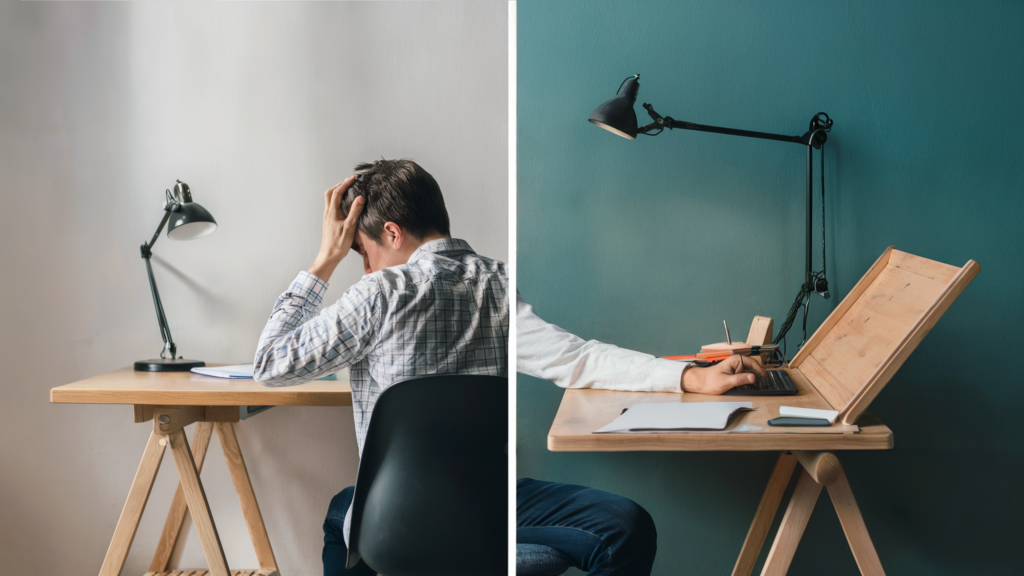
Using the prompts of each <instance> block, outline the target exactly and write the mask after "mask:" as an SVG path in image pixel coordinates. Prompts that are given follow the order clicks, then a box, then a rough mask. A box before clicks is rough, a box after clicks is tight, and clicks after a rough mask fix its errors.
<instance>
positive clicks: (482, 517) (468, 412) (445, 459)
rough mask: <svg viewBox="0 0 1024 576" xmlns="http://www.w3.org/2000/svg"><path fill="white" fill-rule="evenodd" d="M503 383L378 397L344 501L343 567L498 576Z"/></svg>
mask: <svg viewBox="0 0 1024 576" xmlns="http://www.w3.org/2000/svg"><path fill="white" fill-rule="evenodd" d="M507 447H508V378H503V377H497V376H473V375H455V374H453V375H438V376H425V377H418V378H413V379H411V380H406V381H404V382H400V383H398V384H395V385H393V386H391V387H390V388H388V389H387V390H385V391H384V392H382V393H381V395H380V397H379V398H378V399H377V403H376V405H375V406H374V409H373V415H372V416H371V419H370V426H369V429H368V430H367V433H366V442H365V443H364V445H363V454H362V459H361V460H360V462H359V472H358V474H357V477H356V487H355V493H354V494H353V497H352V525H351V529H350V532H349V557H348V565H349V567H350V568H351V567H352V566H354V565H355V564H356V563H357V562H358V561H359V559H360V557H361V558H362V559H363V560H364V561H365V562H366V564H367V565H368V566H370V567H371V568H373V569H374V570H376V571H377V572H379V573H382V574H386V575H387V576H405V575H417V576H420V575H422V576H430V575H433V574H438V575H440V574H445V575H453V576H457V575H460V574H467V575H470V574H472V575H478V576H483V575H489V574H505V573H506V572H507V569H508V568H507V567H508V560H507V558H508V551H507V542H508V496H507V495H508V489H507V485H508V448H507Z"/></svg>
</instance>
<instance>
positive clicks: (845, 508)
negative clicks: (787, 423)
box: [732, 451, 885, 576]
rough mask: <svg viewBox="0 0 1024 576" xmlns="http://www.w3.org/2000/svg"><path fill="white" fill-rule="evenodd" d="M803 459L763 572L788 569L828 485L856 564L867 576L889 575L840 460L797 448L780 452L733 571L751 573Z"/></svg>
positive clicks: (772, 574)
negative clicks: (796, 450)
mask: <svg viewBox="0 0 1024 576" xmlns="http://www.w3.org/2000/svg"><path fill="white" fill-rule="evenodd" d="M798 461H799V462H800V464H801V465H802V469H801V471H800V479H799V480H798V481H797V485H796V489H795V490H794V491H793V496H792V498H791V499H790V501H789V505H788V506H787V507H786V513H785V515H784V516H783V517H782V524H781V525H780V526H779V531H778V533H777V534H776V535H775V541H774V542H773V543H772V548H771V551H770V552H769V553H768V559H767V560H766V561H765V564H764V568H763V569H762V571H761V576H781V575H784V574H786V572H787V571H788V570H789V566H790V563H791V562H792V561H793V554H794V553H795V552H796V548H797V545H798V544H799V543H800V538H801V537H802V536H803V533H804V529H805V528H806V527H807V521H808V520H809V519H810V517H811V512H813V511H814V505H815V503H816V502H817V501H818V496H819V495H820V494H821V489H822V487H825V486H827V487H828V492H829V495H830V496H831V497H832V503H833V504H834V505H835V507H836V514H837V515H838V516H839V522H840V523H841V524H842V525H843V532H845V533H846V540H847V542H848V543H849V544H850V550H852V551H853V557H854V559H855V560H856V561H857V567H858V568H859V569H860V572H861V574H862V575H863V576H885V572H884V571H883V570H882V563H881V561H880V560H879V559H878V553H877V552H876V551H875V546H874V544H872V542H871V537H870V536H869V535H868V530H867V527H866V526H865V525H864V518H863V517H862V516H861V514H860V509H859V508H858V507H857V501H856V500H854V498H853V491H852V490H851V489H850V483H849V481H848V480H847V479H846V472H845V471H844V470H843V467H842V466H841V465H840V464H839V459H838V458H836V457H835V455H833V454H831V453H829V452H806V451H802V452H793V454H792V455H790V454H787V453H786V452H782V453H781V454H780V455H779V459H778V461H777V462H776V463H775V469H774V471H773V472H772V475H771V478H770V479H769V480H768V487H767V488H766V489H765V492H764V496H762V497H761V504H760V505H759V506H758V508H757V513H756V514H755V515H754V522H753V523H752V524H751V526H750V530H749V531H748V532H747V539H746V540H745V541H744V542H743V548H742V549H741V550H740V555H739V558H738V559H737V560H736V566H735V568H733V571H732V574H733V576H750V573H751V571H752V570H753V568H754V564H755V562H756V561H757V556H758V554H760V552H761V547H762V546H763V545H764V540H765V537H766V536H767V534H768V530H769V528H770V526H771V523H772V520H773V519H774V518H775V514H776V512H777V510H778V507H779V503H780V501H781V500H782V494H783V492H785V490H786V485H787V484H788V483H789V479H790V477H791V476H792V474H793V470H794V468H795V465H796V462H798Z"/></svg>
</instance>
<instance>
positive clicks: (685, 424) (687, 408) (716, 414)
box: [594, 402, 756, 434]
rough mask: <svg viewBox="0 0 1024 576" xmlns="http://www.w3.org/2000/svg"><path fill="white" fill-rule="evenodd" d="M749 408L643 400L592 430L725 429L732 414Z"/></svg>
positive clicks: (748, 405) (745, 404)
mask: <svg viewBox="0 0 1024 576" xmlns="http://www.w3.org/2000/svg"><path fill="white" fill-rule="evenodd" d="M753 409H754V405H753V404H752V403H751V402H655V403H651V402H644V403H640V404H634V405H633V406H632V407H631V408H630V409H628V410H626V412H625V413H624V414H622V415H621V416H619V417H618V418H616V419H615V421H613V422H612V423H611V424H609V425H607V426H605V427H604V428H601V429H600V430H598V431H596V432H594V433H595V434H622V433H628V432H683V431H689V430H725V428H726V426H728V425H729V419H730V418H731V417H732V415H733V414H736V413H737V412H743V411H746V410H753ZM754 428H756V427H754ZM730 431H733V430H730ZM735 431H739V430H735Z"/></svg>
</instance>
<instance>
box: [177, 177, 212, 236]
mask: <svg viewBox="0 0 1024 576" xmlns="http://www.w3.org/2000/svg"><path fill="white" fill-rule="evenodd" d="M172 198H173V201H172V203H171V204H170V206H169V207H168V210H170V211H171V212H172V214H171V220H170V222H169V223H168V225H167V237H168V238H171V239H173V240H195V239H196V238H201V237H203V236H206V235H207V234H209V233H210V232H213V231H214V230H216V229H217V221H216V220H214V219H213V215H212V214H210V213H209V212H208V211H207V210H206V208H203V207H202V206H200V205H199V204H196V203H195V202H193V201H192V190H190V189H189V187H188V184H185V183H184V182H182V181H181V180H178V183H177V184H175V185H174V193H173V194H172Z"/></svg>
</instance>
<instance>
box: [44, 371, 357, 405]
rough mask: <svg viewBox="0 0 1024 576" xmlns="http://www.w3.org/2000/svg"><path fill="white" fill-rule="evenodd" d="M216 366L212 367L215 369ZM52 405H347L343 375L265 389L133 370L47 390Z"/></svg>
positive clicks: (246, 382) (250, 383)
mask: <svg viewBox="0 0 1024 576" xmlns="http://www.w3.org/2000/svg"><path fill="white" fill-rule="evenodd" d="M215 365H216V364H211V366H215ZM50 402H57V403H71V404H150V405H166V406H351V405H352V389H351V387H350V386H349V383H348V374H347V371H345V372H342V373H341V374H339V375H338V380H317V381H314V382H310V383H308V384H301V385H299V386H288V387H282V388H269V387H266V386H263V385H262V384H259V383H257V382H256V381H255V380H251V379H248V378H246V379H237V380H228V379H224V378H211V377H209V376H200V375H199V374H193V373H191V372H136V371H135V370H133V369H132V368H131V367H128V368H122V369H120V370H115V371H114V372H108V373H107V374H101V375H99V376H93V377H92V378H86V379H85V380H80V381H78V382H73V383H71V384H65V385H64V386H58V387H56V388H53V389H51V390H50Z"/></svg>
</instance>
